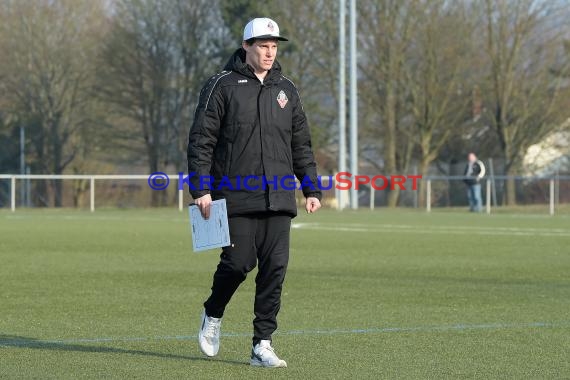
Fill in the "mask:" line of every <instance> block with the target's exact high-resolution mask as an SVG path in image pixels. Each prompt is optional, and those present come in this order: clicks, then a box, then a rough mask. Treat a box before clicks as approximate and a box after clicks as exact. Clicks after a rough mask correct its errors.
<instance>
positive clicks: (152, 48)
mask: <svg viewBox="0 0 570 380" xmlns="http://www.w3.org/2000/svg"><path fill="white" fill-rule="evenodd" d="M218 9H219V8H218V6H217V2H216V1H208V0H197V1H193V2H189V1H184V0H120V1H118V2H117V4H116V6H115V13H114V14H113V15H112V19H111V20H110V23H111V31H110V33H109V35H108V36H107V39H106V43H105V48H104V51H103V54H102V60H101V70H100V72H99V77H100V79H101V86H100V94H101V96H102V99H104V101H105V102H106V103H107V104H109V106H110V107H111V109H112V112H113V115H114V122H113V124H114V125H116V128H117V129H118V130H119V131H120V132H119V133H121V132H122V134H123V136H124V137H126V138H127V139H128V141H129V145H130V146H131V148H133V147H137V146H139V144H140V145H142V146H143V147H144V152H145V153H146V158H147V162H148V167H149V170H150V173H153V172H156V171H159V170H165V169H166V168H167V167H169V165H174V166H175V167H176V168H178V170H182V168H183V167H185V165H184V159H185V156H186V155H185V151H186V141H187V133H188V128H189V125H190V119H191V117H192V113H193V110H194V106H193V105H194V104H195V101H196V100H197V97H198V92H199V90H200V87H201V84H202V83H203V81H205V79H206V76H207V75H211V74H213V72H212V69H213V68H216V69H217V68H219V66H220V62H219V60H218V59H217V58H216V57H217V53H218V51H219V47H220V45H221V42H220V41H222V40H223V38H224V37H225V36H226V33H227V31H226V29H225V27H224V25H223V22H222V20H221V16H220V15H219V14H218ZM125 127H126V130H125ZM133 127H134V128H135V129H133ZM137 129H138V132H136V130H137ZM141 143H142V144H141ZM161 194H162V195H161ZM164 194H165V193H164V192H163V193H159V192H153V193H152V204H153V205H158V204H161V203H163V202H164V201H165V196H164Z"/></svg>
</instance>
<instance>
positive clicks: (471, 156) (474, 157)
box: [467, 153, 477, 162]
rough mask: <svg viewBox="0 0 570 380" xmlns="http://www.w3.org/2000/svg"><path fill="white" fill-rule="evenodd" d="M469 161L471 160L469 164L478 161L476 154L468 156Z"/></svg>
mask: <svg viewBox="0 0 570 380" xmlns="http://www.w3.org/2000/svg"><path fill="white" fill-rule="evenodd" d="M467 159H468V160H469V162H475V161H477V156H475V154H473V153H469V155H468V156H467Z"/></svg>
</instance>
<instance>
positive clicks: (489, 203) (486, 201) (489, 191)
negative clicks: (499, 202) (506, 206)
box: [485, 178, 491, 214]
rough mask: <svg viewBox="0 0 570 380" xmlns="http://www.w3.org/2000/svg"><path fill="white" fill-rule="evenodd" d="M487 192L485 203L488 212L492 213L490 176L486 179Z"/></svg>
mask: <svg viewBox="0 0 570 380" xmlns="http://www.w3.org/2000/svg"><path fill="white" fill-rule="evenodd" d="M485 185H486V193H485V203H486V208H487V214H490V213H491V181H490V180H489V178H487V180H486V181H485Z"/></svg>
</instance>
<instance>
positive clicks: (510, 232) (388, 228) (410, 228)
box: [292, 223, 570, 237]
mask: <svg viewBox="0 0 570 380" xmlns="http://www.w3.org/2000/svg"><path fill="white" fill-rule="evenodd" d="M292 228H294V229H300V230H319V231H340V232H378V233H409V234H443V235H449V234H450V235H502V236H550V237H552V236H557V237H570V230H565V229H562V228H552V229H550V228H510V227H475V226H474V227H467V226H414V225H406V224H375V225H369V224H368V225H366V224H353V223H350V224H344V225H341V224H332V223H326V224H325V223H293V225H292Z"/></svg>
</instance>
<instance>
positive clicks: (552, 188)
mask: <svg viewBox="0 0 570 380" xmlns="http://www.w3.org/2000/svg"><path fill="white" fill-rule="evenodd" d="M550 215H554V179H550Z"/></svg>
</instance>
